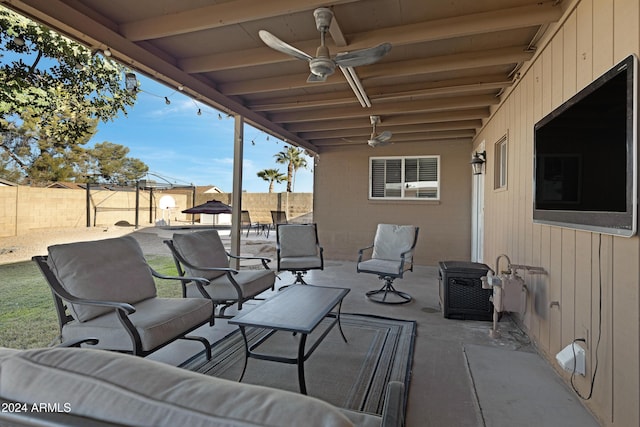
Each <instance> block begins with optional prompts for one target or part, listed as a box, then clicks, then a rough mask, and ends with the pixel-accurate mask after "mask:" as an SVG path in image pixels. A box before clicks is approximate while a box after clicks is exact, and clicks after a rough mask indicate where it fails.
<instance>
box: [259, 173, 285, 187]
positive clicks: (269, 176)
mask: <svg viewBox="0 0 640 427" xmlns="http://www.w3.org/2000/svg"><path fill="white" fill-rule="evenodd" d="M257 175H258V177H259V178H262V179H264V180H265V181H268V182H269V193H273V183H274V182H277V183H278V184H280V183H281V182H282V181H286V180H287V177H286V176H285V175H284V174H282V173H280V171H279V170H278V169H264V170H261V171H260V172H258V173H257Z"/></svg>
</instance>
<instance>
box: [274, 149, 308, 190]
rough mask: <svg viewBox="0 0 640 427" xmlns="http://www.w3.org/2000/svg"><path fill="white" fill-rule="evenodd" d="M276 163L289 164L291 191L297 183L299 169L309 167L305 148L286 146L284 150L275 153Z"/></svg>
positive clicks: (288, 187) (288, 182)
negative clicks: (296, 176)
mask: <svg viewBox="0 0 640 427" xmlns="http://www.w3.org/2000/svg"><path fill="white" fill-rule="evenodd" d="M274 157H275V158H276V163H281V164H286V165H287V192H288V193H291V191H293V190H292V187H293V184H294V183H295V174H296V172H298V169H300V168H303V169H306V167H307V159H305V158H304V150H302V149H300V148H296V147H289V146H286V147H285V150H284V151H281V152H279V153H278V154H276V155H274Z"/></svg>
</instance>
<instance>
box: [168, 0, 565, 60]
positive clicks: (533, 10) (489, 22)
mask: <svg viewBox="0 0 640 427" xmlns="http://www.w3.org/2000/svg"><path fill="white" fill-rule="evenodd" d="M252 1H256V2H260V1H262V0H252ZM263 3H264V4H265V5H267V4H268V5H269V6H270V4H271V2H263ZM234 4H235V3H234ZM220 6H222V5H220ZM238 13H240V12H238ZM561 16H562V8H561V7H559V6H557V5H555V6H554V4H553V2H545V3H539V4H536V5H529V6H520V7H513V8H508V9H501V10H496V11H490V12H483V13H476V14H470V15H465V16H458V17H453V18H445V19H439V20H432V21H425V22H420V23H416V24H409V25H401V26H396V27H389V28H382V29H379V30H373V31H367V32H363V33H358V34H351V35H348V37H347V38H348V41H349V44H348V45H342V42H341V41H340V38H338V42H332V41H328V42H327V46H328V47H329V50H330V51H331V53H332V54H334V55H335V54H337V53H339V52H346V51H353V50H356V49H364V48H367V47H371V46H374V45H377V44H380V43H385V42H388V43H391V44H392V45H394V46H402V45H408V44H414V43H424V42H430V41H436V40H444V39H450V38H455V37H463V36H469V35H473V34H483V33H491V32H495V31H503V30H510V29H517V28H526V27H533V26H537V25H545V24H549V23H551V22H555V21H557V20H558V19H560V17H561ZM343 37H344V36H343ZM285 41H286V40H285ZM286 42H288V41H286ZM288 43H289V42H288ZM291 44H292V45H295V47H296V48H298V49H300V50H303V51H305V52H308V53H309V54H313V53H314V52H315V49H316V48H317V47H318V44H319V43H318V39H313V40H304V41H292V42H291ZM285 61H298V59H295V58H292V57H290V56H287V55H284V54H282V53H280V52H276V51H274V50H273V49H271V48H269V47H266V46H264V47H262V46H261V47H258V48H252V49H248V50H242V51H236V52H229V53H222V54H212V55H203V56H197V57H191V58H184V59H182V60H180V61H179V66H180V67H181V68H182V69H183V70H184V71H186V72H187V73H206V72H211V71H220V70H229V69H235V68H244V67H250V66H256V65H265V64H274V63H279V62H285Z"/></svg>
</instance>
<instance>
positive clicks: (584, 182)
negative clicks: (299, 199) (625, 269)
mask: <svg viewBox="0 0 640 427" xmlns="http://www.w3.org/2000/svg"><path fill="white" fill-rule="evenodd" d="M637 63H638V61H637V58H636V57H635V56H634V55H631V56H629V57H627V58H626V59H625V60H624V61H622V62H620V63H619V64H617V65H616V66H615V67H613V68H611V69H610V70H609V71H607V72H606V73H605V74H603V75H602V76H600V77H598V78H597V79H596V80H594V81H593V82H592V83H591V84H589V85H588V86H587V87H585V88H584V89H582V90H581V91H580V92H578V93H577V94H576V95H575V96H573V97H572V98H571V99H569V100H568V101H566V102H565V103H563V104H562V105H561V106H559V107H558V108H556V109H555V110H553V111H552V112H551V113H550V114H548V115H547V116H545V117H544V118H543V119H542V120H540V121H539V122H538V123H536V124H535V127H534V190H533V193H534V198H533V202H534V206H533V221H534V222H536V223H543V224H550V225H556V226H560V227H569V228H574V229H582V230H589V231H593V232H599V233H605V234H613V235H618V236H627V237H629V236H633V235H634V234H635V233H636V229H637V116H638V112H637V78H638V70H637V66H638V65H637Z"/></svg>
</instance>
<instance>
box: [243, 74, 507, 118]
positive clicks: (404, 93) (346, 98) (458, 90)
mask: <svg viewBox="0 0 640 427" xmlns="http://www.w3.org/2000/svg"><path fill="white" fill-rule="evenodd" d="M460 80H463V79H460ZM464 80H465V81H467V82H469V81H474V80H476V79H474V78H465V79H464ZM438 83H441V82H438ZM510 85H511V80H505V79H502V80H500V81H497V82H486V83H462V84H456V83H455V82H453V81H451V85H450V86H443V85H438V86H439V87H432V88H429V86H430V85H429V84H428V83H425V84H421V86H422V87H425V89H413V90H402V89H401V86H400V85H394V86H390V87H389V86H385V87H384V88H373V89H367V92H369V91H370V92H372V93H377V95H371V96H369V99H371V101H381V102H382V101H400V100H409V101H410V100H416V99H423V98H429V97H440V96H443V95H455V94H465V93H473V92H484V91H491V90H499V89H504V88H506V87H508V86H510ZM411 86H415V85H414V84H411ZM394 90H398V91H397V92H394ZM357 104H358V102H357V100H356V99H354V98H353V94H352V93H351V92H347V91H343V92H331V93H330V94H324V93H322V94H313V95H308V96H305V97H303V98H301V97H287V98H277V99H272V100H268V102H265V101H263V102H261V103H251V104H248V105H247V106H248V107H249V108H251V109H252V110H253V111H267V112H275V111H287V110H301V109H305V108H318V107H322V106H334V107H335V106H338V105H357Z"/></svg>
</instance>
